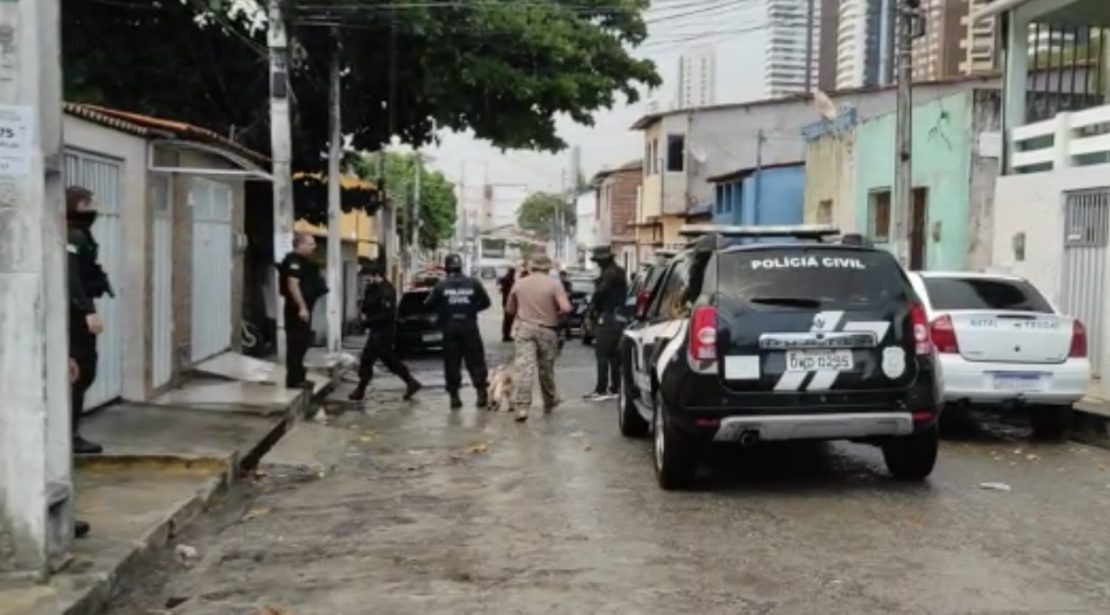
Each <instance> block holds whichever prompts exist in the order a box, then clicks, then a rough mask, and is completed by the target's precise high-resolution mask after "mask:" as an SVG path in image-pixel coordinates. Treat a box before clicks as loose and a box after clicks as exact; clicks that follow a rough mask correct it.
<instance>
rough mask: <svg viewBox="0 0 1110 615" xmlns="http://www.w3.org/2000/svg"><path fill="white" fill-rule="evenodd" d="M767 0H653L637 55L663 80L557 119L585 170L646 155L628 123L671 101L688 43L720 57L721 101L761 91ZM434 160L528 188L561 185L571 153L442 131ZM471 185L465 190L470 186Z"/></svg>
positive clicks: (451, 169)
mask: <svg viewBox="0 0 1110 615" xmlns="http://www.w3.org/2000/svg"><path fill="white" fill-rule="evenodd" d="M763 2H764V0H654V2H653V4H652V8H651V10H649V11H648V13H647V15H646V19H647V20H648V23H649V26H648V27H649V38H648V40H647V41H646V42H645V43H644V45H642V46H641V47H640V48H638V49H636V50H634V51H633V53H634V55H636V56H638V57H641V58H648V59H651V60H653V61H654V62H655V63H656V67H657V70H658V71H659V74H660V76H661V77H662V78H663V86H662V87H661V88H659V89H657V90H655V91H652V92H649V93H647V94H645V96H644V97H643V98H642V99H641V101H640V102H638V103H636V104H634V105H629V104H626V103H625V104H618V105H617V106H616V107H614V108H613V109H611V110H603V111H600V112H598V113H597V114H596V115H595V122H596V123H595V125H594V126H593V127H586V126H581V125H579V124H576V123H574V122H573V121H571V120H570V119H569V118H566V117H560V118H558V128H559V135H560V136H562V137H563V139H564V140H565V141H566V142H567V143H568V144H570V145H578V146H579V147H580V148H581V152H582V168H583V171H584V172H585V174H586V176H587V177H590V176H591V175H593V174H594V173H595V172H597V171H599V170H601V169H602V168H605V167H614V166H618V165H620V164H623V163H625V162H628V161H630V160H635V159H637V158H639V157H640V156H641V151H642V149H643V141H642V136H641V134H640V133H639V132H633V131H632V130H630V127H631V125H632V124H633V123H634V122H635V121H636V119H637V118H639V117H640V116H642V115H643V114H644V112H645V109H646V108H647V104H648V103H649V102H650V101H652V100H657V101H658V102H659V106H660V108H662V109H666V108H668V107H670V106H671V105H672V104H673V101H674V96H675V94H674V91H675V80H676V78H677V71H678V59H679V56H680V55H681V54H682V51H683V50H694V49H698V48H700V47H712V48H713V49H715V51H716V54H717V58H716V63H717V95H716V102H717V103H718V104H719V103H728V102H740V101H745V100H752V99H754V98H756V97H758V96H759V93H760V91H761V87H762V79H763V63H762V51H763V49H764V46H765V37H764V30H763V29H762V28H760V27H759V25H760V24H761V23H764V22H765V21H766V16H765V12H764V11H763V10H761V7H762V6H763ZM424 152H425V153H426V154H427V155H429V156H430V157H432V158H433V159H434V162H433V166H434V167H436V168H438V169H439V170H441V171H443V172H444V174H446V175H447V176H448V177H449V178H450V179H451V180H452V181H455V182H458V181H459V180H460V176H461V175H462V173H463V172H464V168H465V174H466V184H467V185H468V186H472V187H475V188H476V187H477V186H479V185H481V184H483V183H485V182H487V181H488V182H490V183H495V184H498V183H500V184H523V185H526V186H528V188H529V189H530V190H531V191H536V190H551V191H555V190H560V189H561V181H562V172H563V170H564V169H567V168H568V167H569V163H570V152H569V150H568V151H564V152H560V153H558V154H541V153H537V152H532V151H521V150H509V151H507V152H504V153H502V152H501V151H500V150H498V149H497V148H494V147H492V146H490V145H489V143H488V142H485V141H480V140H478V139H475V138H474V137H473V136H472V135H468V134H459V133H450V132H444V133H442V134H441V143H440V145H439V147H428V148H425V150H424ZM469 192H470V191H469V190H468V193H469Z"/></svg>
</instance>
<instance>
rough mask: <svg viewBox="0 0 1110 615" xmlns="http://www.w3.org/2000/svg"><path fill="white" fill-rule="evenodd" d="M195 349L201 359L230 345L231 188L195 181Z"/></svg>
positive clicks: (191, 194)
mask: <svg viewBox="0 0 1110 615" xmlns="http://www.w3.org/2000/svg"><path fill="white" fill-rule="evenodd" d="M189 205H190V206H191V207H192V209H193V271H192V274H193V275H192V278H193V284H192V290H193V294H192V305H193V309H192V312H193V314H192V330H193V331H192V344H191V346H192V352H191V359H192V360H193V361H194V362H196V361H202V360H204V359H207V358H209V357H211V356H213V355H216V354H218V353H220V352H223V351H224V350H227V349H228V348H230V347H231V189H230V188H229V187H228V186H227V185H226V184H221V183H218V182H214V181H211V180H207V179H194V180H192V188H191V189H190V191H189Z"/></svg>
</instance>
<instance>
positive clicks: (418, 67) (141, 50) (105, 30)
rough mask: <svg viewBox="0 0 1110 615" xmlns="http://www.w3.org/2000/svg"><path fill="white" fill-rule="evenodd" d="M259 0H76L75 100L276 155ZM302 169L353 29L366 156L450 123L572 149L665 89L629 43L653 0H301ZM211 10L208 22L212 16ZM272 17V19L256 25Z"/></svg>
mask: <svg viewBox="0 0 1110 615" xmlns="http://www.w3.org/2000/svg"><path fill="white" fill-rule="evenodd" d="M243 2H244V0H159V1H154V0H128V1H126V2H117V1H112V2H108V1H105V0H63V2H62V5H63V11H62V15H63V24H62V28H63V57H64V69H65V92H66V97H67V99H68V100H72V101H76V102H89V103H96V104H102V105H106V106H112V107H117V108H122V109H127V110H131V111H136V112H140V113H148V114H152V115H159V116H163V117H168V118H174V119H180V120H184V121H187V122H192V123H195V124H198V125H201V126H204V127H207V128H210V129H212V130H215V131H217V132H220V133H221V134H225V135H230V136H232V137H233V138H235V139H237V140H239V141H241V142H242V143H244V144H245V145H248V146H249V147H252V148H254V149H256V150H258V151H261V152H268V151H269V139H270V133H269V116H268V113H269V108H268V96H269V82H268V79H267V75H268V63H267V56H266V49H265V32H264V31H263V30H261V29H259V28H257V27H252V26H251V20H250V19H248V18H247V17H245V16H244V13H241V12H234V11H232V10H231V8H230V7H231V6H232V5H237V6H241V5H242V4H243ZM288 5H289V10H288V18H289V21H290V24H289V33H290V35H291V38H292V39H293V41H294V42H293V45H292V47H291V50H292V51H291V55H292V69H291V73H290V80H291V86H292V101H293V112H294V126H293V129H294V134H293V142H294V148H295V152H294V163H295V168H296V169H297V170H299V171H306V172H314V171H319V170H322V169H323V168H324V166H325V163H324V157H323V153H324V152H325V151H326V149H327V141H328V129H327V118H328V107H327V91H328V88H327V75H328V66H329V64H330V62H331V59H332V58H333V57H334V56H333V54H334V49H335V39H334V38H333V36H332V29H331V28H330V27H329V24H340V42H341V45H342V54H341V63H342V69H343V75H344V78H343V101H342V103H343V110H344V111H343V132H344V134H346V135H348V136H349V138H350V139H351V144H352V145H353V149H354V150H355V151H367V150H369V151H373V150H377V149H378V148H379V147H380V145H381V144H383V143H387V142H388V141H389V139H390V137H391V136H392V135H398V136H400V137H401V138H402V139H403V140H404V141H406V142H408V143H413V144H422V143H425V142H427V141H428V140H429V138H430V137H431V134H432V130H433V127H434V123H433V122H438V125H439V126H440V127H446V128H451V129H455V130H465V129H471V130H473V131H474V133H475V134H476V135H477V136H478V137H480V138H484V139H488V140H490V141H492V142H493V143H494V144H496V145H498V146H501V147H505V148H530V149H540V150H558V149H560V148H562V147H563V146H564V145H565V144H564V143H563V141H562V140H561V139H560V138H559V136H558V135H557V134H556V131H555V116H556V115H558V114H560V113H566V114H568V115H569V116H570V117H572V118H573V119H574V120H576V121H577V122H580V123H583V124H587V125H589V124H591V123H592V114H593V113H594V112H595V111H597V110H599V109H602V108H606V107H610V106H612V105H613V104H614V103H615V102H617V97H618V96H620V95H623V96H624V98H626V99H628V100H630V101H635V100H637V99H638V98H639V89H640V88H641V87H642V86H655V85H658V84H659V83H660V80H659V77H658V75H657V74H656V72H655V68H654V65H653V64H652V63H651V62H650V61H646V60H637V59H635V58H633V57H632V56H630V55H629V53H628V51H627V47H628V46H634V45H636V44H639V43H640V42H642V41H643V40H644V38H645V37H646V34H647V30H646V26H645V24H644V20H643V18H642V11H643V10H644V9H645V8H646V7H647V5H648V0H528V1H527V2H524V1H513V0H504V1H497V0H469V1H465V0H463V1H460V2H457V3H443V2H429V3H416V2H411V1H410V0H344V1H343V2H337V1H336V0H297V2H296V3H293V2H289V3H288ZM198 16H199V17H198ZM255 25H257V23H255Z"/></svg>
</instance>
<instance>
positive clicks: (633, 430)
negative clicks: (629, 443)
mask: <svg viewBox="0 0 1110 615" xmlns="http://www.w3.org/2000/svg"><path fill="white" fill-rule="evenodd" d="M628 389H629V384H628V378H627V377H625V376H621V388H620V398H619V399H618V400H617V421H618V424H619V425H620V428H621V435H623V436H626V437H629V438H642V437H644V436H645V435H647V432H648V428H649V427H650V425H648V422H647V421H645V420H644V417H642V416H640V411H639V410H638V409H637V408H636V402H634V401H632V399H631V398H630V397H629V396H628Z"/></svg>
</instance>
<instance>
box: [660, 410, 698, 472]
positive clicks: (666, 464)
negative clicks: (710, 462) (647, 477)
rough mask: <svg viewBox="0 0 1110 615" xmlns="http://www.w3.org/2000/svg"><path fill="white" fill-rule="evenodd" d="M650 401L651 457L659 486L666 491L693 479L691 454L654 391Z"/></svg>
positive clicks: (685, 441)
mask: <svg viewBox="0 0 1110 615" xmlns="http://www.w3.org/2000/svg"><path fill="white" fill-rule="evenodd" d="M653 401H654V402H655V403H653V404H652V406H653V407H654V410H655V412H654V414H653V419H652V426H653V430H654V431H655V437H654V443H655V446H654V447H652V448H653V450H654V455H653V457H654V458H655V478H656V480H658V481H659V486H660V487H662V488H663V489H666V490H668V491H670V490H672V489H681V488H683V487H686V486H689V484H690V483H691V482H692V481H693V479H694V470H695V469H696V467H695V463H694V454H693V450H692V448H691V446H690V443H689V441H688V440H687V439H686V438H684V437H682V434H680V433H678V431H677V430H676V429H675V428H674V426H673V425H672V424H671V421H670V417H669V415H668V414H669V411H668V410H667V409H666V406H665V404H664V403H663V400H662V399H660V397H659V394H658V393H656V394H655V396H654V398H653Z"/></svg>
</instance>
